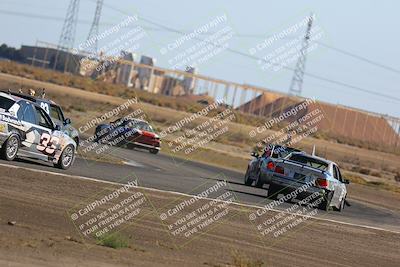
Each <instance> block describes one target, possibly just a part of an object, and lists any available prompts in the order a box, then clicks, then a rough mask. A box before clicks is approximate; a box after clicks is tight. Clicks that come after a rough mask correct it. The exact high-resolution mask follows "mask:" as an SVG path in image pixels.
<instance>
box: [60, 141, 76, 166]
mask: <svg viewBox="0 0 400 267" xmlns="http://www.w3.org/2000/svg"><path fill="white" fill-rule="evenodd" d="M74 159H75V149H74V146H73V145H68V146H67V147H66V148H64V151H63V152H62V153H61V156H60V159H59V160H58V162H57V164H56V167H57V168H59V169H63V170H66V169H68V168H69V167H71V166H72V163H73V162H74Z"/></svg>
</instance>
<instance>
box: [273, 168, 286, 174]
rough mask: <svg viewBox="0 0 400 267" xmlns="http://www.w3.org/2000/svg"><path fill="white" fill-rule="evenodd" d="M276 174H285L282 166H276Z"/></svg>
mask: <svg viewBox="0 0 400 267" xmlns="http://www.w3.org/2000/svg"><path fill="white" fill-rule="evenodd" d="M275 172H276V173H280V174H285V170H284V169H283V168H282V167H281V166H276V167H275Z"/></svg>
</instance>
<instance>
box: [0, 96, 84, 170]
mask: <svg viewBox="0 0 400 267" xmlns="http://www.w3.org/2000/svg"><path fill="white" fill-rule="evenodd" d="M0 146H1V149H0V156H1V157H2V158H3V159H5V160H9V161H11V160H14V159H15V158H16V157H17V156H21V157H27V158H33V159H39V160H44V161H47V162H52V163H53V164H54V165H55V166H56V167H58V168H60V169H68V168H69V167H71V166H72V164H73V162H74V159H75V153H76V146H77V145H76V143H75V141H74V140H73V139H72V138H71V137H70V136H68V135H67V134H65V133H64V132H62V131H60V126H58V125H56V124H55V123H54V122H53V121H52V120H51V118H50V116H49V115H48V114H47V113H46V112H45V111H44V110H43V109H42V108H41V107H40V106H39V105H38V104H37V103H34V102H32V101H29V100H27V99H24V98H20V97H18V96H15V95H11V94H6V93H0Z"/></svg>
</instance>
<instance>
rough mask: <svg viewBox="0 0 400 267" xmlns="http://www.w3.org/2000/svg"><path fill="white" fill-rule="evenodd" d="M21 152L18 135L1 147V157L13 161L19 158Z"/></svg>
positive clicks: (12, 136) (10, 138) (11, 137)
mask: <svg viewBox="0 0 400 267" xmlns="http://www.w3.org/2000/svg"><path fill="white" fill-rule="evenodd" d="M18 150H19V139H18V137H17V136H16V135H11V136H10V137H9V138H8V139H7V140H6V141H5V142H4V144H3V146H2V147H1V157H2V158H3V159H5V160H8V161H11V160H14V159H15V158H16V157H17V154H18Z"/></svg>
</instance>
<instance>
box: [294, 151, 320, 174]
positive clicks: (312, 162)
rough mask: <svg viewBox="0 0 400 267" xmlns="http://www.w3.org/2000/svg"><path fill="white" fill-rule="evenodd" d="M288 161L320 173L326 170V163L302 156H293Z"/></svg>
mask: <svg viewBox="0 0 400 267" xmlns="http://www.w3.org/2000/svg"><path fill="white" fill-rule="evenodd" d="M289 159H290V160H293V161H296V162H299V163H302V164H304V165H307V166H310V167H313V168H316V169H319V170H322V171H326V170H327V169H328V163H326V162H324V161H322V160H318V159H315V158H311V157H307V156H304V155H300V154H293V155H291V156H290V158H289Z"/></svg>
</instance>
